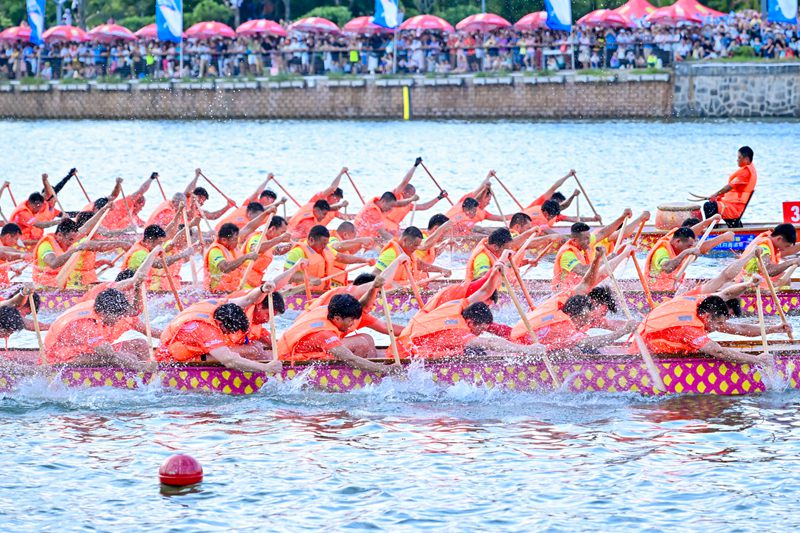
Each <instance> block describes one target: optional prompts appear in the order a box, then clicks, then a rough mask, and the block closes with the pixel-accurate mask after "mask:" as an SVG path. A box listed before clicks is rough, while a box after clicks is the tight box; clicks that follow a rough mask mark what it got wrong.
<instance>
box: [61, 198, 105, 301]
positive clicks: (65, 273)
mask: <svg viewBox="0 0 800 533" xmlns="http://www.w3.org/2000/svg"><path fill="white" fill-rule="evenodd" d="M110 212H111V210H110V209H108V208H106V211H105V212H104V213H103V214H102V215H100V219H99V220H98V221H97V222H96V223H95V225H94V227H93V228H92V229H91V231H90V232H89V235H87V236H86V241H85V242H91V240H92V238H94V236H95V234H96V233H97V231H98V230H99V229H100V225H101V224H102V223H103V220H105V218H106V216H108V213H110ZM76 244H77V243H76ZM90 253H91V252H90ZM80 254H81V252H76V253H74V254H72V256H70V258H69V259H67V262H66V263H64V264H63V265H62V266H61V268H60V269H59V270H58V275H57V276H56V287H58V288H60V289H64V288H66V286H67V282H68V281H69V276H70V274H72V271H73V270H74V269H75V264H76V263H77V262H78V260H79V259H80V258H81V255H80Z"/></svg>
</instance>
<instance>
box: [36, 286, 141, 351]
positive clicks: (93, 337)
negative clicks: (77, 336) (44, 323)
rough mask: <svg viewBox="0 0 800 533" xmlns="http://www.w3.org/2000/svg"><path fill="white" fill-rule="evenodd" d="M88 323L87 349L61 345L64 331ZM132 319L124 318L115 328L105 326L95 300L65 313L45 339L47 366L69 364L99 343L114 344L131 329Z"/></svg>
mask: <svg viewBox="0 0 800 533" xmlns="http://www.w3.org/2000/svg"><path fill="white" fill-rule="evenodd" d="M84 320H85V321H87V324H86V325H87V327H88V328H90V329H87V330H86V332H85V333H86V342H87V347H86V348H85V349H81V348H80V347H76V346H63V345H60V344H59V341H60V340H63V339H62V335H63V333H64V331H65V330H66V329H67V328H68V327H70V326H72V325H73V323H75V322H77V321H84ZM131 320H132V319H130V318H127V317H126V318H122V319H120V320H119V321H117V323H116V324H114V325H113V326H106V325H105V324H103V319H102V318H100V316H98V315H97V313H95V311H94V300H89V301H86V302H81V303H79V304H76V305H74V306H72V307H71V308H69V309H68V310H66V311H64V313H62V314H61V316H59V317H58V318H57V319H56V320H55V322H53V323H52V324H50V327H49V328H48V330H47V334H46V336H45V338H44V348H45V360H44V361H43V363H45V364H51V365H52V364H61V363H69V362H70V361H72V360H73V359H75V358H76V357H77V356H79V355H81V354H84V353H87V352H89V351H90V348H88V346H95V345H97V344H98V343H99V342H108V343H113V342H114V341H115V340H117V338H119V336H120V335H122V334H123V333H125V332H126V331H128V330H129V329H131Z"/></svg>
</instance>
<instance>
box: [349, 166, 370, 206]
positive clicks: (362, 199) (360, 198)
mask: <svg viewBox="0 0 800 533" xmlns="http://www.w3.org/2000/svg"><path fill="white" fill-rule="evenodd" d="M344 175H345V176H347V179H349V180H350V185H352V186H353V189H354V190H355V191H356V194H357V195H358V199H359V200H361V205H367V202H365V201H364V197H363V196H361V191H359V190H358V187H356V182H355V181H353V178H352V177H351V176H350V172H349V171H347V170H345V172H344Z"/></svg>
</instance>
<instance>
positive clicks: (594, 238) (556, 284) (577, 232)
mask: <svg viewBox="0 0 800 533" xmlns="http://www.w3.org/2000/svg"><path fill="white" fill-rule="evenodd" d="M631 214H632V213H631V210H630V209H625V211H624V212H623V213H622V215H621V216H620V217H619V218H617V219H616V220H615V221H614V222H612V223H611V224H609V225H607V226H603V227H601V228H599V229H596V230H595V231H593V232H592V231H591V228H590V227H589V226H587V225H586V224H584V223H583V222H576V223H575V224H573V225H572V227H571V228H570V238H569V239H568V240H567V242H565V243H564V244H563V245H561V248H559V249H558V252H556V258H555V262H554V263H553V281H552V288H553V290H554V291H561V290H564V289H569V288H572V287H574V286H575V285H577V284H578V283H580V280H581V278H582V277H583V276H584V274H586V272H587V271H588V270H589V265H590V264H591V263H592V260H593V259H594V247H595V245H596V244H599V245H601V246H604V247H605V243H604V241H606V240H607V239H608V238H609V236H610V235H611V234H612V233H614V231H615V230H616V229H617V228H618V227H619V226H620V225H621V224H622V222H623V220H625V218H626V217H630V216H631Z"/></svg>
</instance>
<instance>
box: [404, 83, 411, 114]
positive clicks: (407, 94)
mask: <svg viewBox="0 0 800 533" xmlns="http://www.w3.org/2000/svg"><path fill="white" fill-rule="evenodd" d="M403 120H411V91H410V90H409V88H408V86H407V85H403Z"/></svg>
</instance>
